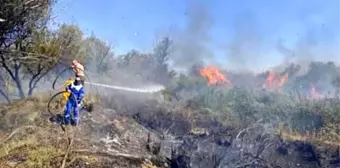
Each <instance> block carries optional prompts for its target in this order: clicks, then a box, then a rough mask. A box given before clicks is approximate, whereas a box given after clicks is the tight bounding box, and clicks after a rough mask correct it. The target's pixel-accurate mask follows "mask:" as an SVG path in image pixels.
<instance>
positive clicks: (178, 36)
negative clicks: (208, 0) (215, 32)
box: [170, 2, 214, 69]
mask: <svg viewBox="0 0 340 168" xmlns="http://www.w3.org/2000/svg"><path fill="white" fill-rule="evenodd" d="M186 16H187V18H188V24H187V25H186V28H185V29H184V30H181V29H176V30H174V31H172V32H171V35H170V36H171V37H172V39H173V54H172V55H171V59H172V61H173V66H174V67H176V68H181V69H187V68H189V67H191V66H193V65H194V64H197V63H200V62H201V61H203V60H209V59H212V58H213V56H214V54H213V52H212V51H211V50H210V49H209V48H208V44H209V42H211V39H210V36H209V31H210V29H211V27H212V25H213V19H212V17H211V15H210V12H209V11H208V9H207V8H206V7H205V6H204V5H203V4H201V3H199V2H190V3H189V5H188V9H187V13H186Z"/></svg>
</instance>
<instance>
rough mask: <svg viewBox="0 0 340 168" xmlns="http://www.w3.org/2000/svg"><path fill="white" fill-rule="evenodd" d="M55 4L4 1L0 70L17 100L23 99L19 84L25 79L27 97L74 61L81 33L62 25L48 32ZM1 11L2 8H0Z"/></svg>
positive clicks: (46, 1)
mask: <svg viewBox="0 0 340 168" xmlns="http://www.w3.org/2000/svg"><path fill="white" fill-rule="evenodd" d="M54 2H55V1H52V0H51V1H48V0H36V1H23V0H14V1H6V2H5V3H4V4H2V5H4V6H5V7H7V8H6V9H5V8H4V10H3V11H1V12H2V14H3V16H5V17H6V21H5V22H2V23H0V37H1V39H0V58H1V60H0V61H1V62H0V65H1V67H0V68H1V69H4V70H5V71H6V72H7V74H9V76H10V78H11V79H12V81H13V82H14V83H15V85H16V88H17V90H18V94H19V97H20V98H24V97H26V94H25V93H24V89H23V85H22V81H23V80H26V79H28V82H29V84H28V92H27V96H31V95H32V94H33V91H34V89H35V88H36V87H37V83H38V82H39V81H40V80H41V79H42V78H44V77H45V76H46V75H47V74H48V73H49V72H51V70H53V69H54V68H55V67H56V66H57V65H63V66H64V64H65V62H66V61H69V60H70V59H73V58H75V57H77V56H78V55H82V54H79V52H80V51H81V50H80V49H81V45H80V44H79V43H80V42H81V40H82V32H81V31H80V29H79V28H78V27H76V26H74V25H62V26H61V27H60V28H59V29H58V30H57V31H50V30H48V28H47V26H46V25H47V23H48V21H49V20H50V17H49V14H50V12H49V11H50V8H51V7H52V5H53V3H54ZM1 7H3V6H1Z"/></svg>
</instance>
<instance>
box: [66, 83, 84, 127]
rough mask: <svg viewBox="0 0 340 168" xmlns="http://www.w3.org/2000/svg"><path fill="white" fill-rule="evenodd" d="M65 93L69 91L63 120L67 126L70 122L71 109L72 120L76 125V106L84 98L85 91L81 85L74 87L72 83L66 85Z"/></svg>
mask: <svg viewBox="0 0 340 168" xmlns="http://www.w3.org/2000/svg"><path fill="white" fill-rule="evenodd" d="M66 91H69V92H70V93H71V94H70V96H69V98H68V101H67V103H66V109H65V111H64V119H65V124H69V123H70V121H71V114H70V113H71V110H72V108H73V117H74V118H73V120H74V123H76V124H78V122H79V107H78V105H79V104H80V103H81V101H82V99H83V98H84V95H85V91H84V88H83V85H82V84H80V83H79V84H78V85H75V84H74V83H72V84H70V85H68V86H67V87H66Z"/></svg>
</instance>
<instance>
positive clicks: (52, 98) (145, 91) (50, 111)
mask: <svg viewBox="0 0 340 168" xmlns="http://www.w3.org/2000/svg"><path fill="white" fill-rule="evenodd" d="M69 69H72V67H66V68H64V69H63V70H61V71H60V72H59V73H58V74H57V76H56V78H55V79H54V81H53V83H52V88H53V89H54V90H56V87H55V85H56V83H57V81H58V79H59V77H60V76H61V75H62V73H64V72H65V71H66V70H69ZM84 74H85V76H86V78H87V79H88V81H89V82H85V83H86V84H90V85H91V90H92V88H93V86H99V87H106V88H112V89H117V90H124V91H132V92H139V93H153V92H157V91H160V90H162V89H164V87H162V86H159V87H156V88H149V89H137V88H130V87H121V86H114V85H106V84H101V83H92V82H91V80H90V77H89V76H88V75H87V74H86V73H84ZM66 92H67V91H60V92H57V93H56V94H54V95H53V96H52V97H51V98H50V100H49V101H48V104H47V109H48V112H49V113H50V114H51V116H52V117H56V116H55V115H54V113H53V112H52V110H51V102H52V101H53V100H54V99H55V98H56V97H57V96H59V95H61V94H63V93H66ZM85 104H86V103H85ZM84 108H88V109H87V110H88V111H89V112H91V111H92V109H93V106H92V105H89V106H86V105H84V104H83V105H82V107H81V108H80V110H82V109H84ZM61 127H62V128H63V126H62V125H61ZM63 130H64V128H63Z"/></svg>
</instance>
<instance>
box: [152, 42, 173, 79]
mask: <svg viewBox="0 0 340 168" xmlns="http://www.w3.org/2000/svg"><path fill="white" fill-rule="evenodd" d="M171 46H172V41H171V40H170V38H169V37H165V38H163V39H161V41H160V42H159V43H158V45H157V46H156V47H155V48H154V52H153V56H154V57H155V67H154V68H155V69H154V73H155V74H154V81H156V82H159V83H162V84H167V83H169V82H170V80H171V79H172V78H173V77H174V76H175V75H176V73H175V71H170V70H169V57H170V53H171Z"/></svg>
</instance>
